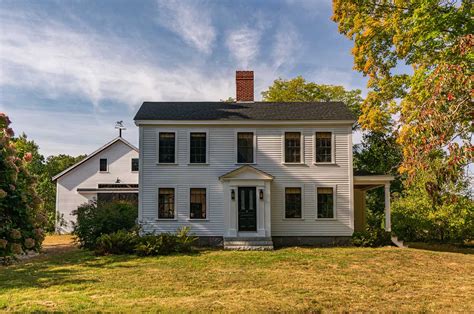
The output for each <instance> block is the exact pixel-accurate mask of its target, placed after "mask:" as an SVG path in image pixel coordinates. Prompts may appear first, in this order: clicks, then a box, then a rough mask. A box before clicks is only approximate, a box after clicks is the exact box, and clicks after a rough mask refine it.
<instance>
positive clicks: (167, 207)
mask: <svg viewBox="0 0 474 314" xmlns="http://www.w3.org/2000/svg"><path fill="white" fill-rule="evenodd" d="M174 209H175V208H174V188H159V189H158V219H174Z"/></svg>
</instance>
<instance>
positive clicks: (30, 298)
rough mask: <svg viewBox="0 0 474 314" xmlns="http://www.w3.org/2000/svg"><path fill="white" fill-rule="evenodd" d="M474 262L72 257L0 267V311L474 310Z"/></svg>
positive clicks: (428, 255) (393, 256)
mask: <svg viewBox="0 0 474 314" xmlns="http://www.w3.org/2000/svg"><path fill="white" fill-rule="evenodd" d="M472 295H474V255H470V254H460V253H446V252H432V251H425V250H415V249H398V248H391V247H387V248H380V249H368V248H367V249H366V248H321V249H317V248H286V249H280V250H276V251H272V252H233V251H220V250H203V251H200V252H199V253H197V254H193V255H172V256H165V257H150V258H141V257H136V256H105V257H96V256H94V255H93V254H91V253H90V252H87V251H82V250H77V249H72V250H65V251H64V250H63V251H58V252H56V253H55V254H49V255H48V256H46V257H42V258H40V257H38V258H33V259H31V260H28V261H26V262H24V263H21V264H19V265H13V266H9V267H4V268H0V310H8V311H35V310H37V311H77V310H88V311H99V310H103V311H150V310H165V311H177V310H179V311H241V312H243V311H253V312H255V311H316V310H331V311H343V310H347V311H471V312H472V311H474V304H473V299H472Z"/></svg>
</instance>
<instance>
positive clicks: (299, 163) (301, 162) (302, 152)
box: [281, 129, 306, 165]
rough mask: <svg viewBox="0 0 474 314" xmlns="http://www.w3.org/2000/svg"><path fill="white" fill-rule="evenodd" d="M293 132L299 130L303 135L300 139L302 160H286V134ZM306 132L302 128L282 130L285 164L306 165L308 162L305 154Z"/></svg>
mask: <svg viewBox="0 0 474 314" xmlns="http://www.w3.org/2000/svg"><path fill="white" fill-rule="evenodd" d="M291 132H299V133H300V135H301V137H300V141H301V151H300V155H301V161H300V162H286V161H285V160H286V156H285V134H286V133H291ZM304 146H305V145H304V132H303V130H302V129H285V130H283V131H282V134H281V157H282V159H281V163H282V164H283V165H305V164H306V162H305V155H304Z"/></svg>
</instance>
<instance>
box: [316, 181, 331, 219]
mask: <svg viewBox="0 0 474 314" xmlns="http://www.w3.org/2000/svg"><path fill="white" fill-rule="evenodd" d="M317 210H318V218H334V191H333V188H318V209H317Z"/></svg>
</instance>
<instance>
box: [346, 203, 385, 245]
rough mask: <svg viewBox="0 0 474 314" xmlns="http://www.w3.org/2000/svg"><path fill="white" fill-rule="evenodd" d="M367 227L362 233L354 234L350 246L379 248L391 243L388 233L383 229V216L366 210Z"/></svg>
mask: <svg viewBox="0 0 474 314" xmlns="http://www.w3.org/2000/svg"><path fill="white" fill-rule="evenodd" d="M366 214H367V225H366V228H365V230H364V231H361V232H354V234H353V235H352V244H353V245H355V246H364V247H379V246H385V245H390V244H391V243H392V240H391V234H390V232H387V231H385V229H384V228H383V219H384V215H383V213H381V212H372V211H370V210H367V213H366Z"/></svg>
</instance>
